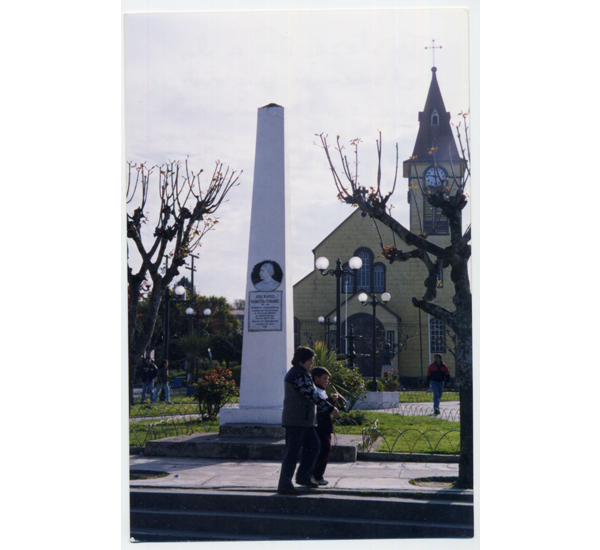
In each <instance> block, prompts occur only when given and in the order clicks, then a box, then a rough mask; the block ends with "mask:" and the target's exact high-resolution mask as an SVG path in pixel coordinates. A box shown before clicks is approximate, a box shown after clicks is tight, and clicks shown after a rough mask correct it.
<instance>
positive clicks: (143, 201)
mask: <svg viewBox="0 0 600 550" xmlns="http://www.w3.org/2000/svg"><path fill="white" fill-rule="evenodd" d="M201 173H202V170H200V172H198V173H194V172H192V171H190V170H189V167H188V162H187V160H186V161H185V163H184V164H182V163H181V162H174V161H171V162H169V163H166V164H163V165H161V166H153V167H151V168H148V167H147V166H146V165H144V164H143V163H142V164H135V163H132V162H129V163H128V173H127V239H128V259H127V264H128V265H127V283H128V325H129V326H128V329H129V331H128V340H129V341H128V344H129V399H130V404H133V381H134V378H135V370H136V368H137V366H138V364H139V362H140V360H141V358H142V355H143V354H144V353H145V352H146V350H147V349H148V346H149V344H150V341H151V338H152V333H153V331H154V325H155V323H156V319H157V316H158V312H159V307H160V304H161V301H162V298H163V296H165V294H166V293H167V292H169V284H170V283H171V282H172V281H173V279H174V277H176V276H177V275H178V274H179V269H180V268H181V267H182V266H183V265H185V260H186V258H187V257H188V255H190V254H192V252H193V251H194V250H195V249H196V247H198V246H199V245H200V241H201V239H202V237H204V235H206V233H207V232H208V231H211V230H212V229H214V227H215V225H216V224H217V223H218V220H217V219H216V218H215V217H214V214H215V212H216V211H217V210H218V208H219V207H220V206H221V204H222V203H223V201H224V200H225V197H226V196H227V194H228V193H229V191H230V190H231V188H232V187H234V186H235V185H237V184H238V180H239V175H236V173H235V172H233V171H232V172H230V170H229V168H226V167H224V166H223V164H222V163H221V162H219V161H217V162H216V166H215V169H214V172H213V175H212V177H211V179H210V182H209V184H208V185H207V186H205V188H204V189H203V188H202V185H201V183H200V174H201ZM240 175H241V173H240ZM156 180H158V181H157V182H156V184H154V183H151V182H154V181H156ZM153 192H156V193H157V198H158V201H157V207H156V209H157V210H158V216H157V217H156V221H155V222H154V224H153V225H154V232H153V235H152V237H150V238H147V237H145V235H148V233H147V232H146V231H144V230H143V228H144V226H145V225H146V224H149V223H151V221H150V216H149V214H148V213H146V209H147V208H149V207H151V205H150V204H149V197H150V194H151V193H153ZM146 240H147V241H149V242H145V241H146ZM130 242H131V243H133V247H134V248H135V250H136V251H137V253H138V255H139V258H136V259H132V258H131V257H130V253H129V252H130V251H129V246H130ZM136 260H138V261H136ZM163 262H164V265H163ZM132 264H136V265H137V264H139V267H136V268H135V269H134V267H133V265H132ZM142 295H146V296H147V298H148V307H147V309H146V311H145V312H144V314H143V315H141V314H140V311H139V308H138V306H139V303H140V297H141V296H142Z"/></svg>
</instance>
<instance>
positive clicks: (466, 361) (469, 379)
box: [456, 331, 473, 489]
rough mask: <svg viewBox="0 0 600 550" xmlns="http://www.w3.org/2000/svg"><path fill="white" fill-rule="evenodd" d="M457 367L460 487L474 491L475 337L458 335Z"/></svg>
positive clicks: (466, 334) (467, 334) (466, 333)
mask: <svg viewBox="0 0 600 550" xmlns="http://www.w3.org/2000/svg"><path fill="white" fill-rule="evenodd" d="M456 366H457V369H458V372H457V376H458V380H459V384H460V387H459V395H460V458H459V462H458V485H459V487H461V488H464V489H473V336H472V334H471V332H470V331H467V332H464V333H460V334H456Z"/></svg>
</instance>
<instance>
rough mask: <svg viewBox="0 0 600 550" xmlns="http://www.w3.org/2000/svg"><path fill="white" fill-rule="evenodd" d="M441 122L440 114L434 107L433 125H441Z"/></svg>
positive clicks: (432, 114)
mask: <svg viewBox="0 0 600 550" xmlns="http://www.w3.org/2000/svg"><path fill="white" fill-rule="evenodd" d="M439 124H440V115H438V112H437V111H436V110H435V109H434V110H433V113H431V125H432V126H439Z"/></svg>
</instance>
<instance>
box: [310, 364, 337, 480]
mask: <svg viewBox="0 0 600 550" xmlns="http://www.w3.org/2000/svg"><path fill="white" fill-rule="evenodd" d="M311 375H312V379H313V382H314V383H315V387H316V388H317V393H318V394H319V396H320V397H322V398H323V399H325V400H327V401H329V403H331V404H333V403H335V402H336V401H337V399H338V395H337V393H333V394H331V396H330V397H328V396H327V392H326V391H325V388H326V387H327V383H328V382H329V377H330V376H331V373H330V372H329V371H328V370H327V369H325V368H323V367H315V368H314V369H313V370H312V371H311ZM316 430H317V435H318V436H319V441H320V442H321V450H320V452H319V456H318V457H317V462H316V464H315V472H314V478H315V481H316V482H317V483H318V484H319V485H327V484H328V483H329V481H327V480H325V479H323V474H324V473H325V468H327V463H328V462H329V454H330V453H331V434H332V433H333V422H332V420H331V413H329V412H327V411H323V412H321V411H317V428H316Z"/></svg>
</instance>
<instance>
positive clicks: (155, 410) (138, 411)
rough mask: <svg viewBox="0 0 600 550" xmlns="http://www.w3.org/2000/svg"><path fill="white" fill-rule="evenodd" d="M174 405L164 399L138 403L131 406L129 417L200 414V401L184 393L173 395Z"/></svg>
mask: <svg viewBox="0 0 600 550" xmlns="http://www.w3.org/2000/svg"><path fill="white" fill-rule="evenodd" d="M171 402H172V403H173V404H172V405H167V404H166V403H165V402H164V401H160V400H159V401H158V403H156V405H155V404H154V403H148V402H145V403H143V404H141V403H137V404H135V405H134V406H133V407H131V409H130V411H129V417H130V418H132V417H140V416H141V417H146V416H163V415H165V416H172V415H176V414H198V413H199V412H200V411H199V410H198V402H197V401H194V398H193V397H186V396H183V395H174V396H172V397H171Z"/></svg>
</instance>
